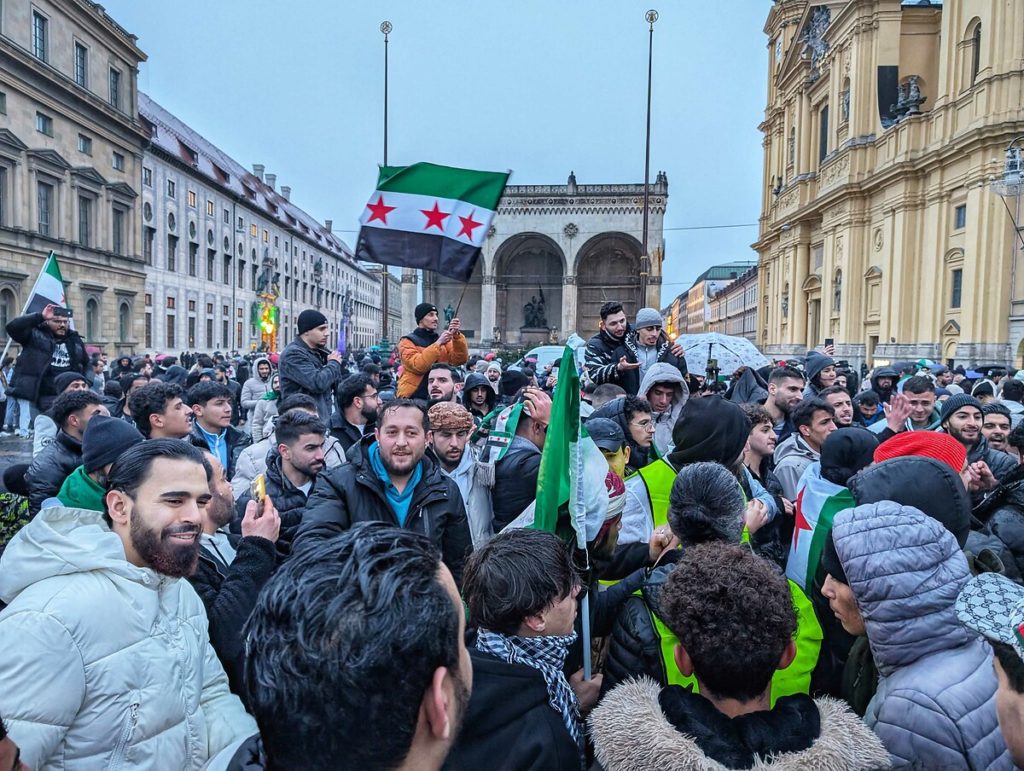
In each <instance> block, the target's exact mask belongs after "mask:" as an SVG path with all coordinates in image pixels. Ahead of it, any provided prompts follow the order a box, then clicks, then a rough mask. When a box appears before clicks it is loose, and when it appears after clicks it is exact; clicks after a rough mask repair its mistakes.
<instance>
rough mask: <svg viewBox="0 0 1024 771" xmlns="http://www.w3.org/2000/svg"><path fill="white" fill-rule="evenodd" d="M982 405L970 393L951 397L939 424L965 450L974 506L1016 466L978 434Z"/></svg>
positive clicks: (943, 406) (980, 425)
mask: <svg viewBox="0 0 1024 771" xmlns="http://www.w3.org/2000/svg"><path fill="white" fill-rule="evenodd" d="M983 422H984V418H983V415H982V406H981V402H979V401H978V400H977V399H975V398H974V397H973V396H971V395H969V394H954V395H953V396H951V397H949V398H948V399H947V400H946V403H945V404H943V405H942V414H941V416H940V425H941V426H942V428H943V429H944V430H945V431H946V433H947V434H949V435H950V436H952V437H953V438H954V439H956V440H957V441H958V442H960V444H962V445H963V446H964V449H966V450H967V463H968V469H969V473H970V477H971V479H970V485H969V489H970V491H971V500H972V501H973V502H974V504H975V505H977V504H978V503H980V501H981V499H982V498H984V497H985V493H986V492H988V491H989V490H991V489H992V488H994V487H995V486H996V485H997V484H998V483H999V482H1001V481H1002V480H1003V478H1004V477H1006V476H1007V475H1008V474H1009V473H1010V472H1011V471H1013V470H1014V469H1015V468H1016V467H1017V465H1018V464H1017V461H1016V460H1014V459H1013V458H1012V457H1011V456H1009V455H1007V454H1006V453H1005V452H1000V451H998V450H993V449H992V448H991V447H989V446H988V440H987V439H985V437H984V436H983V435H982V433H981V427H982V424H983Z"/></svg>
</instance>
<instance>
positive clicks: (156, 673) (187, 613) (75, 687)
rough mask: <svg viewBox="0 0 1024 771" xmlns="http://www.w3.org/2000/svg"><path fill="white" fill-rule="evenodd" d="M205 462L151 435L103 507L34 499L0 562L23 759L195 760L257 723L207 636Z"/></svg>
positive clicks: (10, 697)
mask: <svg viewBox="0 0 1024 771" xmlns="http://www.w3.org/2000/svg"><path fill="white" fill-rule="evenodd" d="M209 485H210V467H209V466H208V465H207V464H206V463H205V462H204V461H203V457H202V455H201V454H200V452H199V450H198V449H197V448H195V447H192V446H191V445H189V444H187V443H186V442H181V441H178V440H176V439H154V440H150V441H146V442H140V443H139V444H137V445H135V446H133V447H131V448H130V449H128V450H126V451H125V452H124V453H123V454H122V455H121V456H120V457H118V459H117V461H115V462H114V465H113V467H112V468H111V470H110V477H109V491H108V492H107V494H106V497H105V502H106V510H105V511H104V512H99V511H86V510H84V509H68V508H64V507H63V506H58V507H53V508H47V509H44V510H43V511H42V512H40V514H39V515H38V516H37V517H35V518H34V519H33V520H32V521H31V522H29V523H28V524H27V525H26V526H25V527H24V528H23V529H22V530H21V531H20V532H19V533H18V534H17V535H16V536H15V537H14V539H13V540H12V541H11V543H10V544H8V546H7V548H6V549H5V551H4V554H3V558H2V560H0V599H2V600H3V601H4V602H6V603H7V608H6V609H5V610H4V612H3V613H2V614H0V647H2V649H3V651H4V655H3V656H2V657H0V682H2V683H3V684H4V687H3V688H0V713H2V714H3V716H4V720H5V721H6V722H7V727H8V729H9V730H10V733H11V736H12V737H13V738H14V739H15V741H17V743H18V745H19V747H20V748H21V753H22V759H23V760H24V761H25V762H26V764H27V765H28V766H29V767H31V768H58V767H64V768H98V767H115V768H117V767H122V766H126V767H127V766H131V767H136V768H175V769H178V768H181V769H184V768H200V767H202V766H203V765H204V764H205V763H206V761H207V760H209V759H210V757H212V756H213V755H214V754H216V753H217V752H219V751H220V750H222V749H223V748H225V747H227V746H228V745H229V744H231V743H232V742H235V741H237V740H240V739H244V738H245V737H246V736H249V735H251V734H252V733H254V732H255V731H256V722H255V721H254V720H253V719H252V718H251V717H249V715H247V714H246V713H245V710H244V709H243V707H242V704H241V702H240V701H239V700H238V697H237V696H235V695H233V694H232V693H230V691H229V690H228V682H227V678H226V676H225V674H224V669H223V667H221V664H220V662H219V661H218V660H217V654H216V653H215V652H214V650H213V648H212V646H211V645H210V641H209V635H208V631H207V618H206V611H205V610H204V608H203V604H202V601H201V600H200V599H199V597H198V596H197V595H196V593H195V591H193V589H192V587H190V586H189V585H188V584H187V583H186V582H185V581H184V580H182V579H183V578H184V577H185V576H187V575H190V574H191V573H192V571H193V570H194V569H195V567H196V562H197V560H198V555H199V533H200V530H201V524H202V509H203V507H204V506H205V505H206V502H207V501H208V500H209V498H210V486H209Z"/></svg>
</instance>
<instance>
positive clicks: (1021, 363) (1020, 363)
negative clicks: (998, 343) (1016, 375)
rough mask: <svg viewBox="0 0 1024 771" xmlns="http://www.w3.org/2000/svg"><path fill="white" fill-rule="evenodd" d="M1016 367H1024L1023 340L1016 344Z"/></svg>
mask: <svg viewBox="0 0 1024 771" xmlns="http://www.w3.org/2000/svg"><path fill="white" fill-rule="evenodd" d="M1016 363H1017V369H1020V368H1022V367H1024V340H1021V341H1020V344H1019V345H1018V346H1017V362H1016Z"/></svg>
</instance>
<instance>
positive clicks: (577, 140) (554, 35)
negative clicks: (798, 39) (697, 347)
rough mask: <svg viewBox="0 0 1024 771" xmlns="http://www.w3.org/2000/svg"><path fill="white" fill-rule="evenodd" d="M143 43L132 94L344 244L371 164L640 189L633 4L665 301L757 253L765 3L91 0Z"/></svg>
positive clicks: (640, 116) (368, 184) (351, 236)
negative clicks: (662, 241) (658, 178)
mask: <svg viewBox="0 0 1024 771" xmlns="http://www.w3.org/2000/svg"><path fill="white" fill-rule="evenodd" d="M103 5H104V6H105V7H106V9H107V11H108V12H109V13H110V14H111V15H112V16H113V17H114V18H115V19H116V20H117V21H118V22H119V23H120V24H121V25H122V26H124V27H125V28H126V29H128V30H129V31H130V32H132V33H133V34H135V35H138V37H139V45H140V46H141V48H142V49H143V50H144V51H145V52H146V53H147V54H148V55H149V61H148V62H147V63H145V64H144V65H142V70H141V75H140V79H139V84H140V88H141V89H142V90H143V91H145V92H146V93H148V94H149V95H150V96H151V97H153V98H154V99H155V100H156V101H157V102H159V103H160V104H162V105H163V106H164V107H166V108H167V109H168V110H170V111H171V112H172V113H174V114H175V115H177V116H178V117H180V118H181V119H182V120H184V121H185V122H186V123H188V124H189V125H190V126H192V127H193V128H195V129H196V130H197V131H199V132H200V133H201V134H203V135H204V136H205V137H206V138H207V139H209V140H210V141H211V142H213V143H214V144H216V145H217V146H219V147H220V148H221V149H223V150H224V151H225V152H227V153H228V154H229V155H231V156H232V157H233V158H235V159H236V160H238V161H239V162H241V163H242V164H243V165H245V166H248V167H251V165H252V164H253V163H262V164H264V165H265V166H266V169H267V171H268V172H270V173H274V174H277V184H278V185H279V186H280V185H290V186H291V188H292V200H293V201H295V202H296V203H297V204H298V205H299V206H301V207H302V208H304V209H306V210H307V211H308V212H310V214H312V215H314V216H315V217H316V218H318V219H319V220H321V221H322V220H324V219H332V220H334V228H335V231H336V232H340V235H341V237H342V238H343V239H344V240H345V241H346V242H347V243H348V244H349V245H350V246H352V245H354V242H355V232H354V231H355V230H356V229H357V227H358V226H357V224H356V221H357V219H358V217H359V214H360V212H361V211H362V209H363V206H364V205H365V203H366V200H367V196H368V194H369V193H370V192H371V191H372V189H373V186H374V183H375V182H376V167H377V164H378V163H379V162H380V161H381V157H382V109H383V47H384V46H383V36H382V35H381V33H380V31H379V29H378V27H379V25H380V22H381V21H382V20H383V19H384V18H387V19H389V20H390V21H391V23H392V24H393V25H394V30H393V32H392V33H391V38H390V39H391V44H390V102H389V103H390V121H389V122H390V131H389V152H388V154H389V159H388V160H389V161H390V162H391V163H392V164H405V163H411V162H414V161H419V160H429V161H432V162H435V163H442V164H446V165H451V166H464V167H468V168H478V169H495V170H503V169H512V170H513V172H514V173H513V176H512V179H511V183H513V184H564V183H565V181H566V177H567V176H568V174H569V171H570V170H575V172H576V178H577V181H578V182H579V183H580V184H585V183H628V182H642V181H643V169H644V118H645V100H646V77H647V24H646V23H645V21H644V12H645V11H646V10H647V9H648V8H649V7H656V8H657V9H658V11H659V13H660V18H659V20H658V22H657V23H656V25H655V33H654V91H653V113H652V151H651V180H652V182H653V179H654V176H655V174H656V173H657V171H658V170H660V169H664V170H665V171H666V172H667V173H668V179H669V204H668V213H667V216H666V219H665V227H666V231H667V232H666V240H667V246H666V261H665V265H664V272H665V278H664V281H665V284H664V290H663V297H662V304H663V305H666V304H667V303H668V302H670V301H671V299H672V298H673V297H675V295H677V294H679V293H680V292H682V291H684V290H685V289H687V288H688V287H689V286H690V284H691V283H692V282H693V279H694V278H696V276H697V275H699V274H700V273H701V272H702V271H703V270H704V269H706V268H707V267H709V266H710V265H713V264H715V263H717V262H726V261H732V260H743V259H754V258H756V255H755V253H754V252H753V251H752V250H751V249H750V244H751V243H752V242H753V241H754V240H755V239H756V237H757V228H756V227H741V228H731V229H713V230H712V229H708V230H689V229H687V228H693V227H707V226H717V225H735V224H746V225H750V224H752V223H756V222H757V218H758V215H759V188H760V184H761V163H762V152H761V134H760V132H758V130H757V125H758V123H759V122H760V120H761V118H762V116H763V114H764V101H765V78H766V66H767V53H766V40H765V37H764V34H763V32H762V28H763V25H764V21H765V18H766V16H767V13H768V10H769V8H770V3H769V2H768V0H720V1H719V2H705V1H704V0H671V2H665V0H660V2H658V0H644V2H637V1H636V0H585V1H584V0H558V2H552V0H514V1H513V2H497V1H496V0H477V2H472V3H471V2H468V0H445V1H444V2H429V3H425V2H422V0H393V1H392V2H353V0H291V2H288V3H281V2H279V1H277V0H275V1H274V2H270V1H269V0H202V1H201V2H200V0H175V2H150V1H148V0H147V1H146V2H139V0H104V2H103Z"/></svg>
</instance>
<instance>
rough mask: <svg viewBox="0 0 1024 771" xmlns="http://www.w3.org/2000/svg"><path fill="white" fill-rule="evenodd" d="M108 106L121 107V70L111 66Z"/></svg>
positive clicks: (117, 108)
mask: <svg viewBox="0 0 1024 771" xmlns="http://www.w3.org/2000/svg"><path fill="white" fill-rule="evenodd" d="M110 106H111V107H113V108H114V109H115V110H120V109H121V72H120V70H115V69H114V68H113V67H111V68H110Z"/></svg>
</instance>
